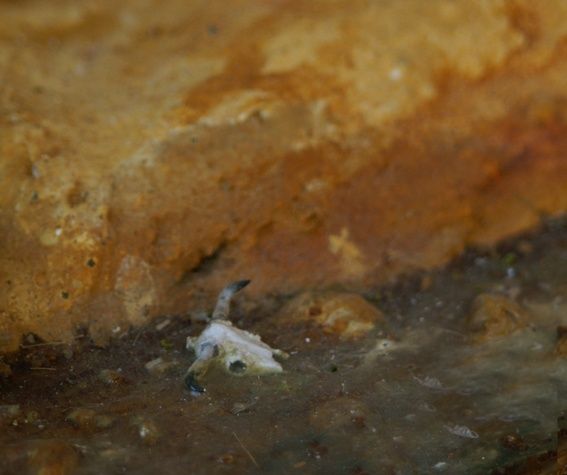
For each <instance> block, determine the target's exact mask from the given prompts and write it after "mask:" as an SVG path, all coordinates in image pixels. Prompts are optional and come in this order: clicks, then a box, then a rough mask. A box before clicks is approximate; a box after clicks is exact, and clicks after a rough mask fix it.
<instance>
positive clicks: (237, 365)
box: [228, 360, 246, 374]
mask: <svg viewBox="0 0 567 475" xmlns="http://www.w3.org/2000/svg"><path fill="white" fill-rule="evenodd" d="M228 369H229V370H230V371H231V372H232V373H236V374H242V373H244V372H245V371H246V363H244V362H243V361H240V360H236V361H233V362H232V363H230V366H229V367H228Z"/></svg>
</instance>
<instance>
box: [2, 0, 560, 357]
mask: <svg viewBox="0 0 567 475" xmlns="http://www.w3.org/2000/svg"><path fill="white" fill-rule="evenodd" d="M566 40H567V3H565V2H564V1H563V0H549V1H546V2H529V1H527V0H490V1H489V0H486V1H478V2H470V1H468V0H451V1H449V0H431V1H427V2H424V1H422V0H406V1H404V2H397V1H389V0H383V1H376V2H366V1H362V0H353V1H332V0H331V1H330V0H304V1H300V0H287V1H285V0H274V1H269V2H266V1H260V0H254V1H252V0H246V1H244V0H231V2H230V3H227V2H220V1H219V2H209V1H204V0H202V1H199V0H192V1H187V0H184V1H182V0H167V1H160V2H158V1H156V0H148V1H144V2H139V1H134V0H126V1H123V2H118V3H117V2H110V1H108V0H102V1H90V0H80V1H70V0H61V1H57V2H50V3H46V2H41V1H39V0H29V1H26V2H2V3H0V80H1V84H2V87H1V88H0V177H1V180H2V193H1V194H0V275H1V278H2V281H1V282H2V285H1V286H0V350H10V349H14V348H16V347H17V345H18V343H19V338H20V335H21V334H23V333H26V332H33V333H36V334H37V335H39V336H40V337H41V338H44V339H46V340H58V339H70V338H72V336H73V332H74V329H75V328H76V327H77V326H78V325H83V326H87V327H88V328H89V329H90V331H91V334H92V335H93V336H94V337H95V338H96V339H97V341H104V339H105V338H106V337H107V336H108V335H109V334H111V330H112V329H115V330H116V329H117V328H122V329H123V328H127V327H128V326H130V325H142V324H144V323H146V322H147V321H148V320H149V319H150V318H151V317H152V316H155V315H157V314H160V313H164V312H184V311H186V310H187V309H188V308H190V307H192V306H195V305H197V303H198V302H200V299H201V298H210V297H212V296H214V295H215V294H216V292H217V291H218V290H219V288H221V287H222V286H223V285H224V284H225V283H226V282H227V281H230V280H234V279H235V278H247V277H249V278H253V279H254V285H253V286H251V287H250V292H249V293H250V294H251V295H252V297H253V298H258V297H261V296H262V295H266V294H267V293H273V292H286V293H287V292H296V291H298V290H301V289H305V288H307V287H309V288H311V287H325V286H327V285H330V284H335V283H340V284H343V285H347V286H349V287H350V288H352V289H360V288H364V287H368V286H370V285H376V284H380V283H382V282H385V281H388V280H390V279H393V278H395V277H396V276H398V275H400V274H402V273H407V272H411V271H413V270H415V269H420V268H429V267H433V266H440V265H442V264H444V263H446V262H447V261H448V260H449V259H451V258H452V257H454V256H456V255H457V254H459V253H460V252H461V251H462V250H463V249H464V248H465V247H466V246H469V245H491V244H493V243H495V242H497V241H498V240H500V239H502V238H504V237H507V236H510V235H512V234H514V233H518V232H520V231H522V230H525V229H528V228H531V227H533V226H535V225H537V224H538V222H539V221H540V219H541V217H542V216H547V215H554V214H559V213H563V212H565V210H566V209H567V158H566V153H567V112H566V110H567V109H566V106H567V80H566V79H565V78H567V54H566V53H567V42H566Z"/></svg>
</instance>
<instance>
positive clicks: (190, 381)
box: [185, 373, 205, 393]
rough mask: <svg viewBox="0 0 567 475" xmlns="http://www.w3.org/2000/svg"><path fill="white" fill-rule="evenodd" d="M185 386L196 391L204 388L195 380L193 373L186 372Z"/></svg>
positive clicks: (199, 391)
mask: <svg viewBox="0 0 567 475" xmlns="http://www.w3.org/2000/svg"><path fill="white" fill-rule="evenodd" d="M185 387H186V388H187V389H189V391H193V392H196V393H204V392H205V388H204V387H203V386H201V385H200V384H199V383H198V382H197V378H196V377H195V374H194V373H189V374H187V376H185Z"/></svg>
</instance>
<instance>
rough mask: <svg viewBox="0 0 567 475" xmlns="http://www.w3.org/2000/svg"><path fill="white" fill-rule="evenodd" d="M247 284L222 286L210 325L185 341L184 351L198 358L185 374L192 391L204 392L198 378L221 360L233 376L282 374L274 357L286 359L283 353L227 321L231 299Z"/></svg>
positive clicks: (246, 282) (245, 281) (243, 281)
mask: <svg viewBox="0 0 567 475" xmlns="http://www.w3.org/2000/svg"><path fill="white" fill-rule="evenodd" d="M249 283H250V281H249V280H240V281H238V282H234V283H232V284H230V285H228V286H227V287H225V288H224V289H223V291H222V292H221V293H220V295H219V297H218V300H217V304H216V307H215V310H214V312H213V316H212V319H211V322H210V323H209V324H208V325H207V327H206V328H205V330H203V332H202V333H201V335H199V337H188V338H187V349H192V350H194V351H195V355H196V356H197V359H196V360H195V361H194V362H193V364H192V365H191V366H190V367H189V369H188V371H187V374H186V375H185V384H186V386H187V388H188V389H190V390H191V391H193V392H198V393H202V392H204V391H205V388H203V386H201V385H200V384H199V382H198V378H199V377H200V376H203V375H204V374H205V373H206V371H207V368H208V367H209V365H210V363H211V362H212V361H215V360H220V361H221V363H222V365H223V366H224V367H225V369H226V370H228V371H229V372H230V373H232V374H236V375H242V374H262V373H279V372H281V371H283V369H282V366H281V365H280V363H278V362H277V361H276V360H275V359H274V355H275V356H279V357H281V358H286V357H287V356H288V355H287V354H286V353H284V352H283V351H281V350H276V349H274V348H271V347H270V346H268V345H267V344H266V343H264V342H263V341H262V340H261V339H260V337H259V336H258V335H254V334H253V333H250V332H247V331H244V330H240V329H239V328H236V327H234V326H233V325H232V323H231V322H229V321H228V320H227V318H228V314H229V310H230V300H231V299H232V297H233V296H234V294H236V293H237V292H238V291H239V290H241V289H243V288H244V287H246V286H247V285H248V284H249Z"/></svg>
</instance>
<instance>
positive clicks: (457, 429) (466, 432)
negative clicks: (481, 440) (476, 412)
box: [445, 425, 478, 439]
mask: <svg viewBox="0 0 567 475" xmlns="http://www.w3.org/2000/svg"><path fill="white" fill-rule="evenodd" d="M445 429H447V430H448V431H449V432H450V433H451V434H454V435H457V436H459V437H464V438H465V439H478V434H477V433H476V432H475V431H473V430H470V429H469V428H468V427H467V426H460V425H454V426H449V425H446V426H445Z"/></svg>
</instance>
